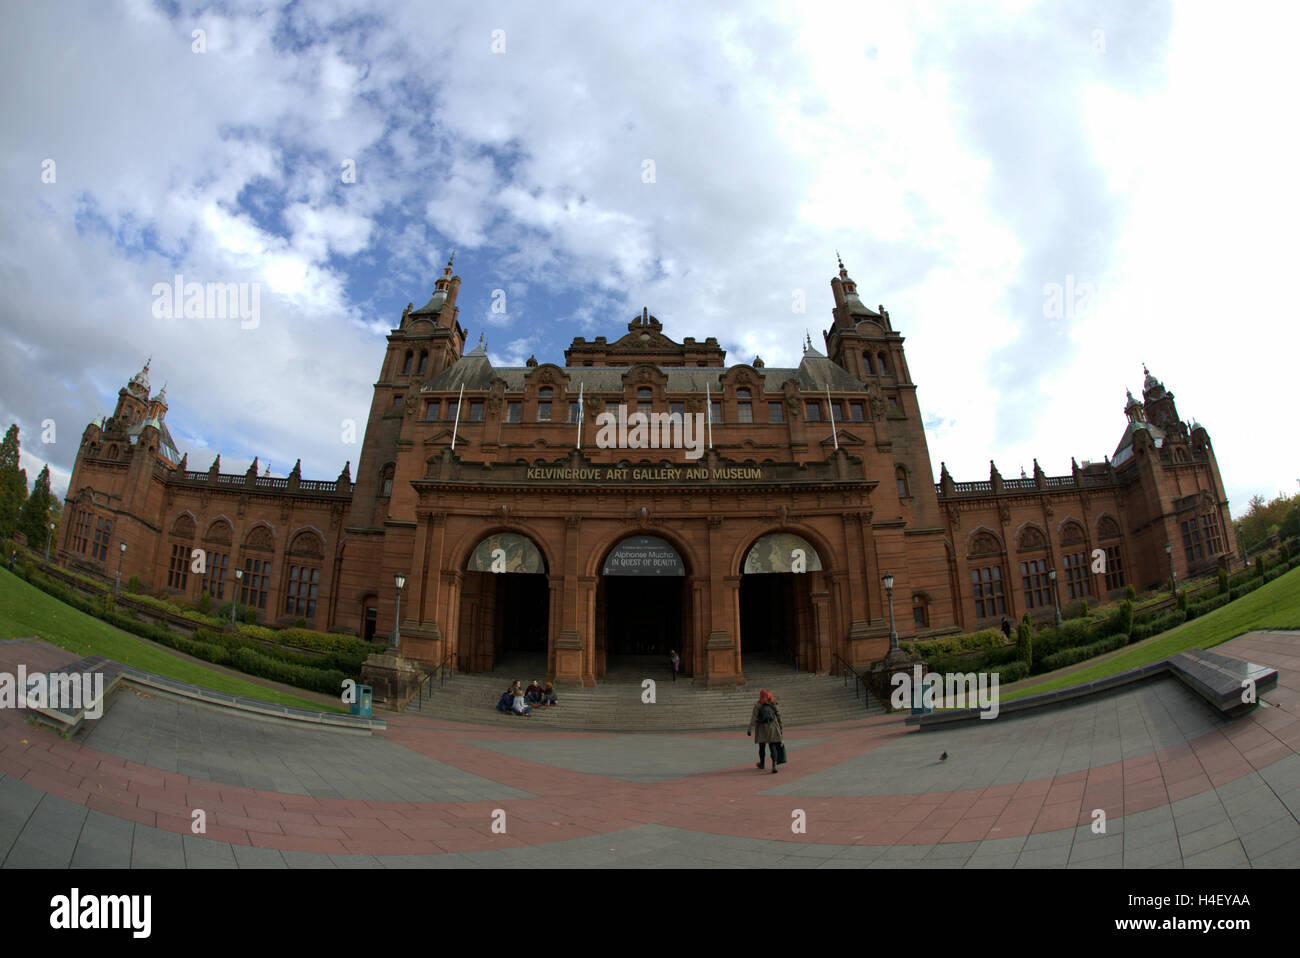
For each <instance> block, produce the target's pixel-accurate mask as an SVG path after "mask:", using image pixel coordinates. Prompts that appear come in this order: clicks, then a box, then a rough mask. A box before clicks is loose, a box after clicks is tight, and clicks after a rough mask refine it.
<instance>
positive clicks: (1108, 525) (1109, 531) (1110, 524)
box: [1097, 516, 1119, 540]
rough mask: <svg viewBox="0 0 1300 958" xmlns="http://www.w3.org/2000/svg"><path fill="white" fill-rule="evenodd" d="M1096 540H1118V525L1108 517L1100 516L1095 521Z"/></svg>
mask: <svg viewBox="0 0 1300 958" xmlns="http://www.w3.org/2000/svg"><path fill="white" fill-rule="evenodd" d="M1097 538H1098V539H1102V540H1105V539H1118V538H1119V523H1118V522H1116V521H1115V520H1114V519H1112V518H1111V517H1110V516H1102V517H1101V518H1100V519H1098V520H1097Z"/></svg>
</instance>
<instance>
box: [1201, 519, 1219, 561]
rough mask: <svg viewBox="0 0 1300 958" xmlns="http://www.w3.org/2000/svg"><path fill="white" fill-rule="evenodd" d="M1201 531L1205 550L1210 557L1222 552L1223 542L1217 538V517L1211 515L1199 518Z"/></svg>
mask: <svg viewBox="0 0 1300 958" xmlns="http://www.w3.org/2000/svg"><path fill="white" fill-rule="evenodd" d="M1201 531H1202V532H1203V533H1204V534H1205V548H1206V550H1207V551H1208V553H1209V554H1210V555H1212V556H1214V555H1218V554H1219V553H1220V552H1222V551H1223V540H1222V538H1221V537H1220V536H1219V517H1218V516H1216V515H1213V514H1210V515H1205V516H1201Z"/></svg>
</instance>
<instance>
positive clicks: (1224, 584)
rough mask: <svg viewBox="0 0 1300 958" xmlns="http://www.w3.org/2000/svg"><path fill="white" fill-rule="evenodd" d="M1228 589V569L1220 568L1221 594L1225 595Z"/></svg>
mask: <svg viewBox="0 0 1300 958" xmlns="http://www.w3.org/2000/svg"><path fill="white" fill-rule="evenodd" d="M1227 591H1228V570H1227V569H1220V570H1219V594H1220V595H1223V594H1225V593H1227Z"/></svg>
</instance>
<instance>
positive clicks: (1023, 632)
mask: <svg viewBox="0 0 1300 958" xmlns="http://www.w3.org/2000/svg"><path fill="white" fill-rule="evenodd" d="M1016 651H1017V652H1018V653H1019V658H1020V661H1021V662H1023V663H1024V665H1025V674H1026V675H1027V674H1028V673H1029V670H1030V669H1032V668H1033V665H1034V633H1033V630H1032V629H1030V628H1029V623H1028V622H1027V621H1025V620H1024V619H1022V620H1021V621H1020V624H1019V625H1018V626H1016ZM1003 681H1006V680H1005V679H1004V680H1003ZM1012 681H1015V680H1014V679H1012Z"/></svg>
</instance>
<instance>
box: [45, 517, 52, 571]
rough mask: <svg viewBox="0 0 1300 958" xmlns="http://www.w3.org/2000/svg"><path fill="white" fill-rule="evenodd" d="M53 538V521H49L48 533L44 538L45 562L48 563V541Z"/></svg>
mask: <svg viewBox="0 0 1300 958" xmlns="http://www.w3.org/2000/svg"><path fill="white" fill-rule="evenodd" d="M53 540H54V523H53V522H51V523H50V534H49V536H47V537H46V539H45V562H46V564H47V565H48V564H49V561H50V543H51V542H52V541H53Z"/></svg>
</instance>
